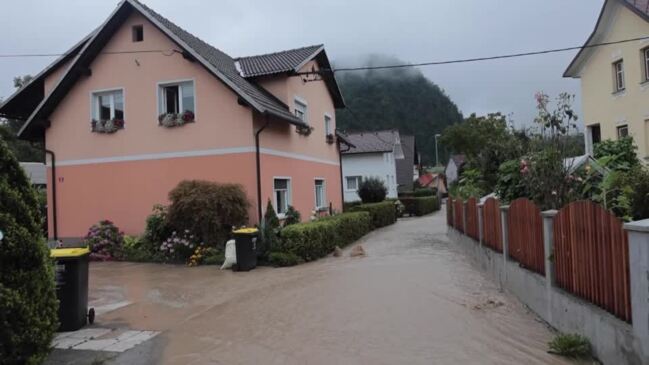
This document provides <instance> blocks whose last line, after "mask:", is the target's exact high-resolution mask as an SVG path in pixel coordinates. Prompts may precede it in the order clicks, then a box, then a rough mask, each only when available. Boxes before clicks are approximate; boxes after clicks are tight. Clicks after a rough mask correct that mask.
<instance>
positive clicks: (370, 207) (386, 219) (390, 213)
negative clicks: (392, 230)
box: [350, 201, 397, 228]
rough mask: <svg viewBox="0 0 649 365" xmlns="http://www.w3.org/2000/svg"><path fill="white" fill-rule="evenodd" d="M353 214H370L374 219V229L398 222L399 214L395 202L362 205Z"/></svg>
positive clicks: (354, 209)
mask: <svg viewBox="0 0 649 365" xmlns="http://www.w3.org/2000/svg"><path fill="white" fill-rule="evenodd" d="M350 211H352V212H368V213H370V217H371V218H372V227H374V228H379V227H384V226H387V225H390V224H392V223H394V222H396V221H397V212H396V208H395V206H394V203H393V202H389V201H387V202H381V203H372V204H361V205H358V206H356V207H353V208H352V209H351V210H350Z"/></svg>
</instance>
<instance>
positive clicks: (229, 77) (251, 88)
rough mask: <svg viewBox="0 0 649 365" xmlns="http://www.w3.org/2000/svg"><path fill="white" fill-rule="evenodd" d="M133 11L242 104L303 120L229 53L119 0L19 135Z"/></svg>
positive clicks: (41, 117) (36, 123)
mask: <svg viewBox="0 0 649 365" xmlns="http://www.w3.org/2000/svg"><path fill="white" fill-rule="evenodd" d="M133 11H137V12H139V13H140V14H142V16H144V17H145V18H147V20H149V21H150V22H151V23H152V24H153V25H154V26H155V27H156V28H158V30H160V31H161V32H163V33H164V34H166V35H167V36H168V37H169V38H170V39H171V40H172V41H173V42H174V43H176V45H177V46H178V47H179V48H181V50H182V54H183V56H184V57H186V58H188V59H190V60H196V61H197V62H199V63H201V64H202V65H203V66H204V67H205V68H206V69H207V70H208V71H209V72H210V73H212V75H214V76H215V77H216V78H217V79H219V80H220V81H222V82H223V83H224V84H225V85H226V86H228V87H229V88H230V89H231V90H232V91H233V92H235V93H236V94H237V95H238V96H239V98H240V100H241V101H242V102H243V103H244V104H247V105H249V106H250V107H251V108H253V109H254V110H256V111H258V112H260V113H262V114H267V115H272V116H275V117H278V118H281V119H283V120H286V121H288V122H290V123H293V124H296V125H302V124H304V123H303V122H302V121H301V120H300V119H298V118H297V117H295V116H294V115H293V114H291V113H290V111H289V109H288V106H287V105H286V104H284V103H282V102H281V101H280V100H279V99H277V98H275V97H274V96H272V95H271V94H270V93H268V92H266V91H264V90H262V89H261V88H260V87H258V86H257V85H255V84H253V83H251V82H249V81H247V80H246V79H245V78H243V77H242V76H241V75H240V74H239V72H237V70H236V67H235V64H234V59H232V58H231V57H230V56H228V55H227V54H225V53H224V52H222V51H220V50H218V49H216V48H214V47H212V46H211V45H209V44H207V43H206V42H204V41H203V40H201V39H199V38H198V37H195V36H194V35H192V34H190V33H189V32H187V31H185V30H184V29H182V28H180V27H179V26H177V25H175V24H174V23H172V22H171V21H169V20H168V19H166V18H165V17H163V16H161V15H160V14H158V13H156V12H155V11H153V10H152V9H150V8H149V7H147V6H146V5H144V4H142V3H140V2H139V1H137V0H122V2H121V3H120V4H119V5H118V6H117V9H116V10H115V11H114V12H113V13H112V14H111V15H110V16H109V17H108V19H107V20H106V21H105V22H104V23H103V24H102V25H101V26H100V27H99V28H98V29H97V31H96V32H94V33H93V34H92V35H91V36H90V38H89V39H88V41H87V42H85V43H84V44H83V46H82V47H81V49H80V51H79V52H78V54H77V55H76V57H75V58H74V59H73V61H72V65H71V66H70V67H69V69H68V70H67V72H66V73H65V75H64V76H63V78H62V79H61V81H60V82H59V83H58V84H57V85H56V86H55V87H54V88H53V90H52V92H51V93H50V94H49V95H47V96H46V97H45V98H44V99H43V100H42V101H41V103H40V104H39V105H38V106H37V107H36V109H35V110H34V111H33V113H32V114H31V115H30V116H29V118H28V119H27V122H26V123H25V124H24V125H23V127H22V129H21V130H20V131H19V133H18V135H19V136H20V137H24V138H29V137H31V136H33V135H34V134H35V133H37V131H38V130H39V129H40V128H42V127H43V126H44V125H46V124H47V122H46V119H47V117H48V116H49V115H50V113H51V112H52V111H53V110H54V108H55V107H56V106H57V105H58V103H59V102H60V101H61V100H62V99H63V98H64V97H65V95H66V94H67V92H68V91H69V90H70V89H71V88H72V87H73V86H74V84H75V83H76V81H77V80H78V78H79V77H80V76H81V75H82V74H84V73H85V72H86V71H87V68H88V66H89V65H90V63H91V62H92V60H94V58H95V57H96V56H97V55H98V54H99V52H100V51H101V50H102V49H103V47H104V46H105V45H106V43H107V42H108V40H109V39H110V37H111V36H112V34H113V33H114V32H115V31H116V30H117V29H118V28H119V27H120V26H121V24H122V23H123V22H124V20H125V19H126V18H127V17H128V16H129V15H130V14H131V13H132V12H133ZM3 108H4V105H3V106H2V107H0V112H2V110H3Z"/></svg>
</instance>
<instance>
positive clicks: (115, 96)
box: [92, 89, 124, 122]
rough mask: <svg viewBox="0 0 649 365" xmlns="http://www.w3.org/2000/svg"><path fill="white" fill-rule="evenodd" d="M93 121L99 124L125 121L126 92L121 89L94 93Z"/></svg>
mask: <svg viewBox="0 0 649 365" xmlns="http://www.w3.org/2000/svg"><path fill="white" fill-rule="evenodd" d="M92 119H94V120H96V121H99V122H105V121H107V120H111V119H118V120H124V91H123V90H121V89H120V90H110V91H101V92H95V93H93V94H92Z"/></svg>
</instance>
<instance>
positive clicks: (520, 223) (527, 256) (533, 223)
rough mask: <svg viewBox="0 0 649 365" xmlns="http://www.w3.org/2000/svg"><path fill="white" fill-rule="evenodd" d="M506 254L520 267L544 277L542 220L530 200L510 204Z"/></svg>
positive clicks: (515, 201) (539, 211)
mask: <svg viewBox="0 0 649 365" xmlns="http://www.w3.org/2000/svg"><path fill="white" fill-rule="evenodd" d="M507 243H508V248H507V253H508V254H509V257H511V258H513V259H514V260H516V261H518V263H519V264H520V265H521V267H524V268H526V269H528V270H532V271H534V272H536V273H539V274H541V275H545V257H544V249H543V218H542V217H541V210H540V209H539V207H537V206H536V205H535V204H534V203H533V202H532V201H531V200H528V199H525V198H519V199H516V200H514V201H513V202H511V204H510V205H509V211H508V213H507Z"/></svg>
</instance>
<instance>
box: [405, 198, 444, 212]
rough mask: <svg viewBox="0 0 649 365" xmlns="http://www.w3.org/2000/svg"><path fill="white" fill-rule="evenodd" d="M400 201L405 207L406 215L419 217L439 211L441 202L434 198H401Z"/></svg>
mask: <svg viewBox="0 0 649 365" xmlns="http://www.w3.org/2000/svg"><path fill="white" fill-rule="evenodd" d="M399 200H400V201H401V203H402V204H403V205H404V206H405V210H406V213H408V214H410V215H416V216H418V217H419V216H422V215H426V214H429V213H432V212H435V211H438V210H439V208H440V206H439V200H438V199H437V197H434V196H427V197H420V198H416V197H412V198H401V199H399Z"/></svg>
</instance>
